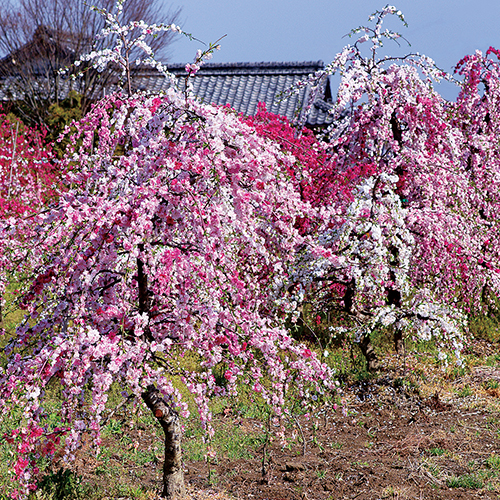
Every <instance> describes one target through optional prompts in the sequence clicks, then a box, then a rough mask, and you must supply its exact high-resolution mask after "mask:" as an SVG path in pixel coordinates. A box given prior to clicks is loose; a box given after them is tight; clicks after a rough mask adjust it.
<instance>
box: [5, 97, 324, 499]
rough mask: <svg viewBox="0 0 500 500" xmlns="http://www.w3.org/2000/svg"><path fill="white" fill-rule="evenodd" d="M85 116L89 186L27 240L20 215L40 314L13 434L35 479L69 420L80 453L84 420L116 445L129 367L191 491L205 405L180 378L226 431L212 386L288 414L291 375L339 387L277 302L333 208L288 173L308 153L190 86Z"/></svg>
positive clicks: (24, 262)
mask: <svg viewBox="0 0 500 500" xmlns="http://www.w3.org/2000/svg"><path fill="white" fill-rule="evenodd" d="M77 129H78V132H77V133H76V135H75V136H74V137H73V141H72V143H75V144H76V143H77V141H80V142H81V144H82V145H81V147H79V148H78V149H75V151H74V152H73V154H69V153H68V157H67V164H68V166H69V167H71V168H72V172H71V173H70V174H69V177H68V183H69V184H70V185H71V186H72V189H71V190H69V191H68V193H66V194H65V195H63V196H62V197H61V199H60V202H59V204H58V206H57V207H55V208H52V209H49V210H46V211H45V212H43V213H41V214H39V215H38V216H36V217H35V218H33V221H32V225H31V226H30V227H26V228H25V231H24V235H23V238H22V242H19V240H18V239H17V240H16V238H15V237H13V236H15V235H16V232H17V231H18V230H19V227H13V226H12V224H11V223H9V222H8V221H7V222H6V223H4V224H3V225H2V230H1V236H2V242H1V243H2V244H1V248H2V250H3V256H4V258H5V262H6V264H8V266H9V267H10V269H11V270H12V272H13V273H14V275H15V276H17V277H18V276H19V273H20V272H23V273H24V274H25V275H26V274H28V275H29V276H31V279H30V280H28V281H27V282H26V285H24V288H23V290H22V291H23V293H22V295H21V296H20V297H19V298H18V299H17V304H18V305H19V306H20V307H21V308H23V309H24V310H25V311H26V317H25V319H24V321H23V322H22V323H21V324H20V325H19V327H18V329H17V332H16V337H15V339H13V340H12V341H11V342H10V343H9V344H8V346H7V349H6V353H7V355H8V356H9V361H8V364H7V365H6V367H5V368H4V369H2V371H1V373H0V402H1V403H2V404H1V405H0V407H1V408H2V409H3V411H8V410H7V408H8V407H9V405H10V404H14V405H19V406H21V407H22V408H24V419H25V420H24V421H25V422H27V424H25V425H21V424H20V427H19V428H17V429H14V430H13V432H12V435H11V436H9V439H11V440H12V441H13V442H14V443H15V445H16V449H17V456H18V459H17V462H16V464H15V470H16V472H17V476H18V479H19V481H20V482H21V484H22V485H24V487H25V488H30V487H31V486H30V485H33V484H34V482H35V477H34V476H33V467H34V466H35V464H34V463H32V462H31V461H30V457H31V458H33V457H34V455H33V454H32V453H33V452H34V450H35V449H37V450H40V449H43V450H45V451H46V452H50V451H53V449H54V443H55V442H57V441H58V440H59V438H60V435H61V434H64V435H65V441H64V442H65V448H66V453H67V457H68V458H71V457H72V456H73V454H74V452H75V451H76V450H77V449H78V447H79V445H80V442H81V441H80V440H81V436H82V433H83V432H89V433H91V434H92V436H93V438H94V443H95V444H96V445H99V425H100V422H101V420H102V418H103V415H104V413H105V404H106V401H107V391H108V390H109V389H110V387H111V384H112V383H113V382H115V383H118V384H120V386H121V387H122V389H123V391H125V392H126V393H127V394H135V395H137V396H140V397H142V399H143V400H144V401H145V403H146V404H147V405H148V407H149V408H151V410H152V411H153V413H154V415H155V417H156V418H157V419H158V420H159V422H160V424H161V425H162V427H163V429H164V431H165V436H166V437H165V439H166V460H165V468H164V489H163V495H164V496H166V497H172V498H173V497H176V496H178V495H182V493H183V478H182V475H183V472H182V464H181V456H180V435H181V429H180V421H179V416H185V415H187V412H188V410H187V405H186V403H185V402H183V400H182V397H181V394H180V392H179V391H178V389H177V388H176V387H175V386H174V385H173V382H172V380H173V377H174V376H180V377H181V379H182V381H183V382H184V384H185V385H186V387H187V388H188V389H189V390H190V391H191V393H192V394H193V395H194V398H195V401H196V403H197V405H198V410H199V413H200V418H201V421H202V423H203V425H204V426H205V427H206V429H207V432H208V433H209V434H210V433H211V427H210V419H211V416H210V411H209V407H208V402H209V399H210V397H212V396H214V395H224V394H236V392H237V382H238V381H245V382H246V383H247V384H249V385H250V386H251V387H252V388H253V389H254V390H255V391H257V392H258V393H260V394H261V395H262V397H263V398H264V399H265V400H266V401H268V402H269V404H270V405H272V407H273V408H274V410H275V412H276V413H277V414H278V415H279V414H280V413H281V412H282V411H283V410H284V407H285V406H286V403H285V396H286V393H287V390H288V389H289V388H290V384H291V383H293V387H294V390H297V391H298V396H299V397H300V396H303V395H304V392H303V390H304V387H305V385H308V384H309V385H312V386H313V387H314V388H315V390H316V391H319V392H323V391H325V390H327V389H328V387H330V384H331V373H330V371H329V369H328V368H327V367H326V366H325V365H324V364H322V363H321V362H320V361H319V360H318V359H317V357H316V356H315V355H314V354H313V353H311V351H310V350H309V349H306V348H305V346H303V345H300V344H296V343H294V342H293V341H292V340H291V338H290V337H289V335H288V333H287V331H286V330H285V329H284V321H285V314H284V313H283V312H282V311H281V309H280V308H279V307H277V305H276V299H277V298H278V297H279V293H280V290H281V287H282V280H283V275H286V274H287V272H288V271H287V269H289V268H290V267H291V265H292V264H293V262H294V259H295V258H294V256H295V254H296V249H297V248H298V247H302V246H303V245H304V244H307V241H306V240H305V239H304V237H302V236H300V234H299V232H298V230H297V229H296V228H295V227H294V226H295V222H296V220H297V218H298V217H299V216H300V217H304V216H310V217H315V212H314V210H313V209H311V208H310V206H309V205H308V204H305V203H304V202H302V200H301V199H300V196H299V195H298V193H297V192H296V190H295V189H294V187H293V184H292V183H291V182H290V179H289V177H288V175H287V174H286V170H287V168H290V167H291V165H292V164H293V162H294V161H295V159H294V157H293V156H291V155H289V154H285V153H283V152H281V150H280V148H279V147H278V146H277V145H276V144H274V143H273V142H271V141H269V140H267V139H264V138H262V137H261V136H260V135H259V134H257V133H256V132H255V130H254V129H252V128H251V127H249V126H248V125H246V124H244V123H242V122H241V120H240V119H239V118H238V117H237V116H236V115H235V114H234V113H232V112H231V111H230V110H228V109H225V108H219V109H218V108H215V107H212V106H206V105H201V104H197V103H196V102H195V101H193V100H191V99H189V98H188V99H186V97H185V95H184V94H178V93H176V92H175V91H173V90H172V91H170V92H169V93H168V95H166V96H163V97H143V96H132V97H129V98H125V97H121V96H112V97H109V98H107V99H105V100H103V101H101V102H100V103H99V106H96V107H95V108H94V110H93V111H92V112H91V113H89V114H88V115H87V116H86V118H85V119H83V120H82V121H81V122H80V123H79V124H77ZM27 236H29V237H27ZM7 271H8V268H6V269H4V273H7ZM188 352H189V353H192V355H194V356H195V357H197V359H198V360H199V363H198V364H197V366H196V368H194V369H192V370H189V369H187V368H186V367H185V366H184V365H183V363H182V357H183V356H184V355H185V354H186V353H188ZM215 369H218V370H223V373H224V379H225V384H224V385H223V386H219V385H217V383H216V377H215V375H214V370H215ZM54 378H58V379H59V380H58V381H59V382H60V384H61V387H62V394H63V398H64V405H63V409H62V415H61V417H62V419H63V421H64V422H65V426H64V427H63V428H58V429H51V428H49V427H48V425H47V422H45V421H44V410H43V405H44V396H45V387H46V386H47V384H48V383H49V382H50V381H51V380H52V379H54ZM264 380H269V381H271V385H268V384H266V383H265V381H264ZM85 394H87V395H88V396H89V397H90V398H91V404H90V406H86V405H85V404H84V395H85ZM7 403H9V405H8V404H7ZM285 411H286V410H285Z"/></svg>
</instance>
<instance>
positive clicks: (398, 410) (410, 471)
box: [76, 365, 500, 500]
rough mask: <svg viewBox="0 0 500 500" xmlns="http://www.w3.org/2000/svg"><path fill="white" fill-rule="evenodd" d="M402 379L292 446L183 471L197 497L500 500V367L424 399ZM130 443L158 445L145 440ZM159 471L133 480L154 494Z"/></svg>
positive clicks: (385, 379) (290, 436)
mask: <svg viewBox="0 0 500 500" xmlns="http://www.w3.org/2000/svg"><path fill="white" fill-rule="evenodd" d="M401 380H402V379H401V378H398V377H397V376H396V374H395V373H394V372H390V371H386V372H385V373H384V372H382V374H380V375H379V376H378V377H376V378H374V379H370V380H369V381H366V380H365V381H363V382H357V383H353V384H351V385H350V386H348V387H346V389H345V392H344V399H345V401H346V405H345V406H344V407H343V408H342V407H339V408H335V409H334V408H333V406H329V407H323V408H321V409H320V410H318V411H317V412H316V413H315V414H314V415H313V416H312V417H311V418H309V419H305V418H304V417H301V418H300V419H295V420H290V421H289V422H288V423H287V429H286V437H287V445H286V446H285V447H283V446H282V443H281V442H280V441H279V440H278V439H275V440H274V441H272V442H270V443H267V444H266V446H265V447H263V446H261V447H260V448H257V449H255V450H254V453H253V457H254V458H251V459H238V460H233V461H231V460H228V459H223V458H222V459H219V461H218V462H217V463H212V464H207V463H206V462H203V461H198V462H187V463H185V478H186V484H187V485H188V489H189V492H190V495H191V498H192V499H193V500H194V499H196V500H201V499H251V500H299V499H308V500H323V499H325V500H326V499H330V500H334V499H335V500H343V499H357V500H378V499H399V500H403V499H412V500H413V499H417V500H421V499H422V500H434V499H436V500H437V499H449V500H459V499H464V500H465V499H476V498H477V499H499V498H500V414H499V410H500V367H498V366H496V367H492V366H486V365H484V366H475V367H473V368H472V369H471V370H469V372H468V373H467V375H464V376H461V377H455V378H454V379H453V380H452V381H451V382H449V383H445V382H443V381H441V380H440V381H439V382H438V383H437V384H434V385H433V384H432V375H429V376H428V381H429V383H428V384H427V386H426V387H427V388H426V391H427V392H426V391H422V388H421V387H418V388H417V386H416V385H415V386H414V385H412V384H411V383H407V382H401ZM405 380H407V379H405ZM215 425H216V426H219V427H222V428H223V429H234V428H235V427H238V428H239V430H240V431H242V433H243V434H252V435H259V434H261V435H262V434H263V433H265V427H264V424H263V423H262V421H259V420H256V419H248V418H243V417H241V416H238V415H235V414H233V412H232V411H223V412H221V413H220V414H219V415H216V416H215ZM132 439H134V440H137V442H138V443H139V446H140V447H141V448H142V447H147V446H151V442H150V440H151V438H150V437H148V436H147V433H144V432H143V433H140V432H139V434H138V435H136V436H132ZM304 441H305V442H304ZM103 445H104V446H106V442H104V443H103ZM76 465H77V470H78V473H79V474H80V475H82V476H83V477H84V479H85V480H86V481H87V482H92V481H95V482H96V484H98V482H99V481H98V478H96V476H95V475H94V474H93V473H92V470H91V469H92V467H91V465H92V464H90V463H87V462H85V461H82V460H80V461H78V460H77V464H76ZM161 466H162V463H161V460H158V462H157V463H156V464H144V466H143V468H142V470H141V471H138V472H137V471H136V472H137V474H136V472H134V471H131V472H130V474H131V476H130V479H131V480H133V479H134V477H137V481H138V482H140V483H141V484H145V485H147V486H148V487H151V488H153V487H155V488H157V487H158V486H159V479H160V474H161ZM134 467H136V468H137V466H136V465H135V466H134ZM139 472H140V474H139ZM134 474H136V476H134ZM139 478H140V479H139ZM110 500H111V499H110Z"/></svg>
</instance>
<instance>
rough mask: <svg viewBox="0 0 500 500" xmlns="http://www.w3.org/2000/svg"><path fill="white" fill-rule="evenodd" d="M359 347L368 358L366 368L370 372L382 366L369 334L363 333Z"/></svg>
mask: <svg viewBox="0 0 500 500" xmlns="http://www.w3.org/2000/svg"><path fill="white" fill-rule="evenodd" d="M359 348H360V349H361V352H362V353H363V356H364V357H365V359H366V368H367V370H368V371H369V372H374V371H377V370H378V369H379V368H380V363H379V361H378V358H377V355H376V354H375V350H374V349H373V345H372V343H371V340H370V336H369V335H363V337H362V339H361V341H360V342H359Z"/></svg>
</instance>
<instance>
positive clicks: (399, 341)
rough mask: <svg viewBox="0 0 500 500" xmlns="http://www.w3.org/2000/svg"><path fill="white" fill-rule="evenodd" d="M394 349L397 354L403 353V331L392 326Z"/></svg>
mask: <svg viewBox="0 0 500 500" xmlns="http://www.w3.org/2000/svg"><path fill="white" fill-rule="evenodd" d="M394 349H396V353H397V354H403V350H404V342H403V331H402V330H401V329H400V328H396V327H395V328H394Z"/></svg>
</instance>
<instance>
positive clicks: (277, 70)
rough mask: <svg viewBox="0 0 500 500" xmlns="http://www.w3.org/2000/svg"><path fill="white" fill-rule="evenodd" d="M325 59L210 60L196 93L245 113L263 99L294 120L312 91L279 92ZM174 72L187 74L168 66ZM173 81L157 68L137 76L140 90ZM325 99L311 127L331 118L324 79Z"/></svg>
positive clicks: (136, 85) (317, 107) (195, 81)
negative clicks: (287, 94)
mask: <svg viewBox="0 0 500 500" xmlns="http://www.w3.org/2000/svg"><path fill="white" fill-rule="evenodd" d="M323 68H324V64H323V61H313V62H260V63H221V64H215V63H208V64H205V65H204V66H202V67H201V69H200V70H199V71H198V72H197V73H196V76H195V77H194V78H193V80H192V81H193V87H194V89H193V90H194V93H195V95H196V96H197V97H198V98H199V99H201V100H203V101H204V102H206V103H210V104H218V105H221V104H229V105H230V106H231V107H233V108H234V109H236V110H237V111H239V112H241V113H244V114H245V115H253V114H255V113H256V112H257V104H258V103H259V102H264V103H266V107H267V110H268V111H270V112H272V113H275V114H279V115H282V116H286V117H287V118H288V119H290V120H291V119H293V118H294V116H295V115H296V113H297V112H299V111H300V106H301V104H302V103H303V102H304V101H305V100H306V98H307V95H308V93H309V91H310V88H309V87H308V86H305V87H304V88H302V89H301V90H300V93H299V94H298V95H294V96H292V97H290V98H289V99H287V100H285V101H280V99H279V94H280V93H281V92H283V91H285V90H287V89H288V88H290V87H291V86H292V85H293V84H295V83H297V82H298V81H300V80H303V79H305V78H306V77H307V76H308V75H310V74H311V73H315V72H316V71H318V70H320V69H323ZM168 69H169V71H170V72H171V73H173V74H174V75H176V76H177V77H179V78H185V77H186V71H185V69H184V65H181V64H171V65H168ZM168 85H169V82H168V80H167V79H165V78H164V77H163V76H162V75H159V74H158V73H157V72H156V71H155V70H147V69H144V70H141V71H140V72H139V73H137V74H136V75H135V76H134V78H133V86H134V88H135V89H137V90H146V91H151V92H159V91H161V90H165V89H166V88H168ZM323 95H324V98H323V99H321V100H320V101H319V102H317V105H315V106H313V109H311V112H310V114H309V117H308V121H307V123H308V125H309V126H318V125H323V124H325V123H327V122H328V121H329V115H328V112H327V110H328V100H329V99H331V90H330V82H329V80H328V79H326V80H325V82H324V88H323Z"/></svg>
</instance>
